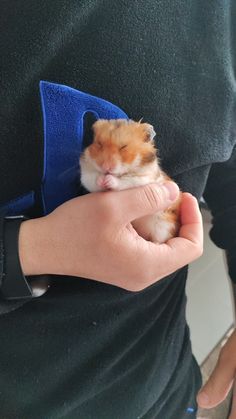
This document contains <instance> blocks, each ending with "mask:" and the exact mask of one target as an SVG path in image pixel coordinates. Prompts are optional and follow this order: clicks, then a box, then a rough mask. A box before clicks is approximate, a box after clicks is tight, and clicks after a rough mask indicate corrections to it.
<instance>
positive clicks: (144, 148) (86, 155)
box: [80, 119, 181, 243]
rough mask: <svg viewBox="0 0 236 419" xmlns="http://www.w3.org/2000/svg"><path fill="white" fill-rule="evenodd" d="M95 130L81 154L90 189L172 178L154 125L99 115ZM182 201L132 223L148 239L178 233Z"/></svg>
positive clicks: (115, 188)
mask: <svg viewBox="0 0 236 419" xmlns="http://www.w3.org/2000/svg"><path fill="white" fill-rule="evenodd" d="M93 131H94V139H93V142H92V144H91V145H90V146H88V147H87V148H86V149H85V150H84V152H83V153H82V155H81V157H80V168H81V183H82V185H83V186H84V187H85V188H86V189H87V190H88V191H89V192H96V191H108V190H113V191H119V190H122V189H128V188H133V187H135V186H140V185H146V184H148V183H158V184H162V183H164V182H165V181H166V180H170V178H169V177H168V176H167V174H166V173H165V172H164V171H163V170H162V169H161V167H160V164H159V161H158V157H157V150H156V148H155V144H154V141H153V138H154V136H155V135H156V134H155V131H154V129H153V127H152V125H149V124H147V123H141V122H134V121H132V120H126V119H117V120H104V119H100V120H98V121H97V122H95V124H94V125H93ZM180 196H181V195H180ZM179 205H180V197H179V198H178V200H177V201H176V202H174V204H173V205H171V206H170V207H169V208H168V209H167V210H165V211H158V212H157V213H155V214H154V215H148V216H145V217H142V218H140V219H138V220H134V221H133V222H132V225H133V226H134V228H135V230H136V231H137V232H138V234H140V236H142V237H143V238H145V239H146V240H150V241H152V242H157V243H164V242H166V241H167V240H169V239H170V238H172V237H174V236H176V234H177V233H178V229H179Z"/></svg>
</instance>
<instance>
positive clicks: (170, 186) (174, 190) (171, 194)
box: [162, 182, 179, 201]
mask: <svg viewBox="0 0 236 419" xmlns="http://www.w3.org/2000/svg"><path fill="white" fill-rule="evenodd" d="M162 187H163V188H164V189H165V190H166V193H167V196H168V199H169V200H170V201H175V200H176V199H177V198H178V195H179V187H178V185H176V183H174V182H166V183H164V184H163V185H162Z"/></svg>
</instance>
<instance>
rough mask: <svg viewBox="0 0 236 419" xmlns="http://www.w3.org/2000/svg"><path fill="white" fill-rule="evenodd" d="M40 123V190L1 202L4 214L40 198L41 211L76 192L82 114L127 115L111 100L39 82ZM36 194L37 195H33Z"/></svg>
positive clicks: (26, 207) (23, 209)
mask: <svg viewBox="0 0 236 419" xmlns="http://www.w3.org/2000/svg"><path fill="white" fill-rule="evenodd" d="M40 95H41V104H42V113H43V125H44V165H43V167H44V169H43V178H42V182H41V186H40V191H39V192H38V191H37V193H36V192H35V191H31V192H30V193H28V194H26V195H24V196H20V197H18V198H17V199H15V200H12V201H10V202H8V203H6V204H5V205H4V206H2V207H1V208H0V209H1V212H3V213H4V214H5V215H10V216H11V215H18V214H22V213H25V212H27V210H29V209H30V208H31V207H33V206H34V204H35V202H36V199H40V201H41V203H42V208H43V214H42V215H46V214H48V213H50V212H51V211H53V210H54V209H55V208H56V207H58V206H59V205H61V204H62V203H63V202H65V201H67V200H69V199H72V198H74V197H76V196H77V195H78V184H79V156H80V153H81V151H82V150H83V137H84V118H85V116H86V114H87V113H92V114H93V115H94V117H95V119H118V118H125V119H127V118H128V117H127V115H126V114H125V113H124V112H123V111H122V110H121V109H120V108H118V107H117V106H115V105H113V104H112V103H110V102H108V101H106V100H104V99H101V98H98V97H96V96H92V95H90V94H87V93H83V92H81V91H79V90H76V89H73V88H71V87H68V86H64V85H61V84H56V83H50V82H46V81H41V82H40ZM36 197H37V198H36Z"/></svg>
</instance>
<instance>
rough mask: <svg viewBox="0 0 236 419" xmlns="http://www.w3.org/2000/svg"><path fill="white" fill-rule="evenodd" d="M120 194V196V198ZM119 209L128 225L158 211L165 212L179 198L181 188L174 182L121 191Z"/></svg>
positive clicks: (118, 197)
mask: <svg viewBox="0 0 236 419" xmlns="http://www.w3.org/2000/svg"><path fill="white" fill-rule="evenodd" d="M118 194H119V196H118ZM118 194H117V192H116V197H117V199H119V208H120V210H121V212H122V215H123V219H124V221H125V222H126V223H128V222H131V221H133V220H136V219H137V218H141V217H143V216H145V215H148V214H154V213H155V212H157V211H161V210H165V209H166V208H168V207H169V206H170V205H171V204H173V202H174V201H176V199H177V198H178V195H179V188H178V186H177V185H176V183H174V182H165V183H163V184H162V185H158V184H155V183H151V184H148V185H145V186H140V187H137V188H132V189H126V190H124V191H120V192H119V193H118Z"/></svg>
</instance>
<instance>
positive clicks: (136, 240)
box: [19, 182, 203, 291]
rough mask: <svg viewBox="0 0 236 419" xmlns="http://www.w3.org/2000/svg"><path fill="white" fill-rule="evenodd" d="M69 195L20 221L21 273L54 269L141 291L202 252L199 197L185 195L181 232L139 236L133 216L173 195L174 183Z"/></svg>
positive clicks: (166, 204)
mask: <svg viewBox="0 0 236 419" xmlns="http://www.w3.org/2000/svg"><path fill="white" fill-rule="evenodd" d="M166 186H167V188H168V187H169V190H168V189H167V188H164V187H160V186H158V185H156V184H150V185H146V186H143V187H137V188H133V189H129V190H124V191H120V192H117V191H116V192H96V193H90V194H88V195H85V196H82V197H78V198H75V199H72V200H70V201H68V202H66V203H64V204H63V205H61V206H60V207H58V208H57V209H56V210H54V211H53V212H52V213H51V214H49V215H47V216H45V217H42V218H37V219H34V220H28V221H25V222H23V223H22V225H21V228H20V235H19V256H20V261H21V265H22V270H23V272H24V274H25V275H39V274H58V275H70V276H78V277H84V278H90V279H95V280H97V281H101V282H105V283H109V284H113V285H116V286H119V287H121V288H124V289H126V290H130V291H140V290H142V289H144V288H146V287H148V286H149V285H151V284H153V283H154V282H156V281H158V280H159V279H161V278H163V277H165V276H167V275H169V274H171V273H172V272H174V271H176V270H177V269H179V268H181V267H182V266H184V265H186V264H188V263H189V262H191V261H192V260H194V259H196V258H197V257H199V256H200V255H201V254H202V241H203V238H202V236H203V234H202V218H201V215H200V211H199V208H198V204H197V201H196V199H195V198H194V197H192V196H191V195H190V194H183V200H182V206H181V223H182V226H181V228H180V232H179V237H177V238H173V239H171V240H169V241H168V242H167V243H165V244H161V245H158V244H154V243H151V242H148V241H146V240H144V239H143V238H141V237H140V236H139V235H138V234H137V233H136V231H135V230H134V228H133V227H132V225H131V221H132V220H134V219H137V218H140V217H142V216H144V215H147V214H153V213H155V212H156V211H157V210H163V209H165V208H167V207H169V206H170V204H171V203H172V202H173V201H174V200H176V198H177V196H178V193H179V190H178V187H177V185H175V184H174V183H173V182H167V184H166Z"/></svg>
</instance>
